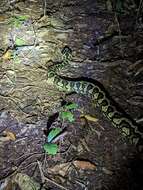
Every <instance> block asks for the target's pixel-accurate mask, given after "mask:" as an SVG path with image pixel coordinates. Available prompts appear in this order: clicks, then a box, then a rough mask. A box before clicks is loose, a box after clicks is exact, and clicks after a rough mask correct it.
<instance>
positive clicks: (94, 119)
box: [80, 114, 98, 122]
mask: <svg viewBox="0 0 143 190" xmlns="http://www.w3.org/2000/svg"><path fill="white" fill-rule="evenodd" d="M80 117H81V118H85V119H86V120H88V121H93V122H97V121H98V119H97V118H96V117H93V116H91V115H89V114H86V115H81V116H80Z"/></svg>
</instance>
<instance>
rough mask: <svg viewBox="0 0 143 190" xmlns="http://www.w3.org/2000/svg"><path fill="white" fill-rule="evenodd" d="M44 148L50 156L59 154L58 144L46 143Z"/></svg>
mask: <svg viewBox="0 0 143 190" xmlns="http://www.w3.org/2000/svg"><path fill="white" fill-rule="evenodd" d="M43 148H44V150H45V152H46V153H47V154H49V155H55V154H57V152H58V145H57V144H51V143H46V144H44V145H43Z"/></svg>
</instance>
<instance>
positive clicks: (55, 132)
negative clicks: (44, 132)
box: [47, 127, 62, 142]
mask: <svg viewBox="0 0 143 190" xmlns="http://www.w3.org/2000/svg"><path fill="white" fill-rule="evenodd" d="M61 131H62V129H61V128H59V127H56V128H53V129H52V130H51V131H50V132H49V134H48V137H47V140H48V142H51V141H52V140H53V139H54V138H55V137H56V136H57V135H58V134H59V133H60V132H61Z"/></svg>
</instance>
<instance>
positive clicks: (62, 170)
mask: <svg viewBox="0 0 143 190" xmlns="http://www.w3.org/2000/svg"><path fill="white" fill-rule="evenodd" d="M70 165H71V163H70V162H66V163H63V164H57V165H55V166H54V167H52V168H49V169H48V172H50V173H52V174H60V175H61V176H63V177H64V176H65V175H66V174H67V172H68V170H69V168H70Z"/></svg>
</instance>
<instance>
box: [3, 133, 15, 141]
mask: <svg viewBox="0 0 143 190" xmlns="http://www.w3.org/2000/svg"><path fill="white" fill-rule="evenodd" d="M4 134H5V136H6V137H7V138H8V139H9V140H12V141H15V140H16V135H15V134H14V133H13V132H11V131H4Z"/></svg>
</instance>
